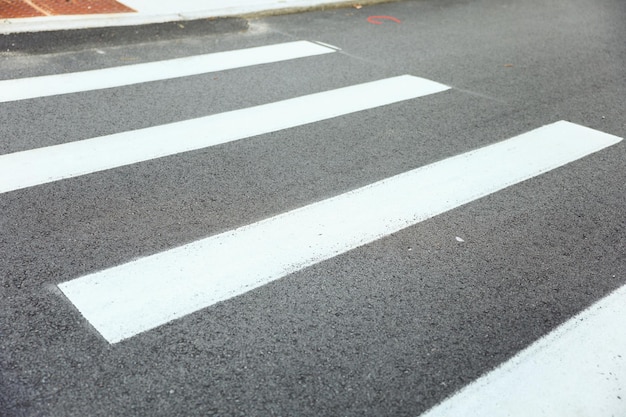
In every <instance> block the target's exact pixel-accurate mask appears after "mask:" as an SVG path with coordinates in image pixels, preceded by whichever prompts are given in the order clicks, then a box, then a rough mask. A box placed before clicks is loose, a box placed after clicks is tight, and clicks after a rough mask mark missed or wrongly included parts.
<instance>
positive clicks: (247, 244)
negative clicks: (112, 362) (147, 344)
mask: <svg viewBox="0 0 626 417" xmlns="http://www.w3.org/2000/svg"><path fill="white" fill-rule="evenodd" d="M620 140H621V138H618V137H616V136H613V135H609V134H606V133H602V132H599V131H596V130H593V129H589V128H586V127H583V126H579V125H576V124H573V123H569V122H565V121H560V122H556V123H553V124H550V125H547V126H544V127H541V128H538V129H535V130H533V131H530V132H527V133H524V134H522V135H519V136H516V137H514V138H511V139H508V140H505V141H503V142H499V143H496V144H493V145H490V146H487V147H484V148H481V149H477V150H474V151H470V152H467V153H464V154H461V155H457V156H454V157H451V158H448V159H445V160H442V161H439V162H435V163H433V164H430V165H426V166H424V167H421V168H417V169H415V170H412V171H408V172H405V173H403V174H400V175H397V176H394V177H390V178H387V179H385V180H382V181H379V182H376V183H373V184H370V185H368V186H365V187H362V188H359V189H356V190H353V191H350V192H347V193H345V194H341V195H338V196H336V197H333V198H330V199H327V200H323V201H320V202H317V203H314V204H311V205H308V206H305V207H302V208H299V209H296V210H293V211H290V212H287V213H283V214H280V215H277V216H275V217H271V218H268V219H266V220H263V221H260V222H257V223H253V224H250V225H247V226H243V227H240V228H238V229H235V230H231V231H228V232H225V233H222V234H219V235H215V236H211V237H208V238H206V239H202V240H198V241H196V242H193V243H190V244H186V245H183V246H180V247H177V248H174V249H170V250H167V251H164V252H161V253H157V254H154V255H151V256H148V257H145V258H141V259H138V260H135V261H132V262H129V263H126V264H123V265H119V266H116V267H113V268H110V269H106V270H103V271H100V272H96V273H93V274H89V275H86V276H83V277H79V278H76V279H73V280H71V281H67V282H64V283H61V284H59V288H60V289H61V291H62V292H63V293H64V294H65V295H66V296H67V297H68V299H69V300H70V301H71V302H72V303H73V304H74V305H75V306H76V307H77V308H78V310H79V311H80V312H81V313H82V315H83V316H84V317H85V318H86V319H87V320H88V321H89V322H90V323H91V324H92V325H93V326H94V328H95V329H96V330H97V331H98V332H99V333H100V334H101V335H102V336H103V337H104V338H105V339H106V340H107V341H108V342H109V343H117V342H119V341H121V340H124V339H127V338H129V337H132V336H134V335H136V334H138V333H141V332H145V331H147V330H150V329H152V328H155V327H157V326H160V325H162V324H165V323H168V322H170V321H172V320H174V319H177V318H180V317H183V316H185V315H188V314H191V313H193V312H195V311H198V310H200V309H202V308H205V307H208V306H211V305H213V304H215V303H217V302H220V301H224V300H227V299H229V298H231V297H234V296H237V295H240V294H243V293H245V292H248V291H250V290H252V289H254V288H257V287H259V286H261V285H264V284H266V283H268V282H271V281H274V280H276V279H279V278H281V277H283V276H285V275H288V274H290V273H293V272H296V271H298V270H300V269H303V268H305V267H307V266H310V265H313V264H316V263H318V262H321V261H324V260H326V259H330V258H332V257H334V256H337V255H339V254H342V253H345V252H347V251H349V250H351V249H354V248H356V247H359V246H362V245H365V244H368V243H371V242H373V241H375V240H377V239H380V238H382V237H384V236H387V235H389V234H391V233H394V232H397V231H399V230H401V229H404V228H406V227H409V226H412V225H415V224H417V223H419V222H421V221H423V220H426V219H428V218H430V217H433V216H436V215H438V214H441V213H444V212H446V211H449V210H452V209H454V208H456V207H458V206H461V205H464V204H467V203H469V202H471V201H474V200H477V199H479V198H481V197H484V196H486V195H489V194H492V193H495V192H497V191H499V190H501V189H504V188H506V187H509V186H511V185H513V184H516V183H519V182H521V181H524V180H527V179H529V178H532V177H535V176H537V175H540V174H543V173H545V172H547V171H550V170H552V169H555V168H558V167H560V166H563V165H565V164H567V163H570V162H572V161H575V160H577V159H580V158H582V157H584V156H586V155H589V154H591V153H593V152H597V151H599V150H601V149H604V148H606V147H608V146H611V145H614V144H615V143H617V142H619V141H620Z"/></svg>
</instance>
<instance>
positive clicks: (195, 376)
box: [0, 0, 626, 417]
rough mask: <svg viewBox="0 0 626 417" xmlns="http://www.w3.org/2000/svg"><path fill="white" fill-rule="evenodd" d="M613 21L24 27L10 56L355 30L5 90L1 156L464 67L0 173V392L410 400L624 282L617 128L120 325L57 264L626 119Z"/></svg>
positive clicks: (198, 232) (9, 62) (186, 408)
mask: <svg viewBox="0 0 626 417" xmlns="http://www.w3.org/2000/svg"><path fill="white" fill-rule="evenodd" d="M370 15H391V16H394V17H396V18H398V19H400V20H401V22H402V23H401V24H395V23H393V22H385V23H384V24H382V25H372V24H370V23H368V22H367V21H366V18H367V17H368V16H370ZM625 22H626V3H625V2H623V1H621V0H597V1H594V2H588V1H583V0H568V1H552V2H545V1H540V0H524V1H513V0H509V1H506V0H500V1H496V0H476V1H467V0H463V1H461V0H459V1H456V0H442V1H436V0H423V1H405V2H398V3H390V4H383V5H378V6H372V7H363V8H362V9H355V8H347V9H338V10H330V11H320V12H311V13H302V14H295V15H287V16H278V17H266V18H260V19H252V20H250V21H249V22H248V24H247V30H243V29H245V26H246V25H245V24H242V23H241V22H238V23H237V24H241V25H242V27H241V28H240V29H242V30H241V31H239V29H238V30H236V31H230V32H228V31H222V33H219V34H216V33H213V31H211V30H209V29H207V30H208V32H207V33H208V34H206V35H205V34H203V32H202V31H199V30H195V31H192V32H190V33H188V34H187V35H186V36H180V35H176V36H171V37H168V36H166V35H163V36H159V37H158V39H156V38H155V37H154V36H152V35H146V38H145V39H144V41H143V42H136V41H133V42H122V43H120V44H115V43H111V42H109V41H107V42H105V43H104V44H102V45H99V44H98V43H97V42H95V43H92V42H91V41H90V43H85V44H84V47H81V48H76V47H69V46H68V48H67V51H64V50H63V49H62V48H59V47H58V45H56V46H55V48H52V46H50V48H52V49H48V48H46V47H45V45H36V46H33V47H31V48H30V49H29V48H28V47H27V45H28V41H29V39H30V41H31V42H38V43H40V42H45V40H43V39H42V38H41V37H32V38H28V36H26V37H23V38H20V40H19V41H20V42H22V43H21V45H24V46H22V48H21V49H20V48H17V47H16V49H14V50H10V51H9V52H1V53H0V79H10V78H19V77H26V76H34V75H43V74H53V73H63V72H72V71H79V70H86V69H94V68H103V67H111V66H117V65H124V64H130V63H139V62H145V61H152V60H158V59H167V58H174V57H180V56H188V55H194V54H200V53H209V52H216V51H225V50H233V49H240V48H245V47H252V46H260V45H267V44H272V43H278V42H284V41H290V40H300V39H302V40H313V41H323V42H326V43H329V44H332V45H336V46H338V47H340V48H342V52H340V53H335V54H329V55H324V56H319V57H312V58H305V59H300V60H295V61H290V62H283V63H277V64H270V65H264V66H261V67H254V68H245V69H238V70H232V71H226V72H220V73H215V74H207V75H199V76H193V77H186V78H182V79H175V80H167V81H159V82H151V83H146V84H142V85H135V86H129V87H122V88H114V89H109V90H102V91H94V92H85V93H78V94H71V95H67V96H57V97H47V98H40V99H33V100H25V101H21V102H14V103H0V153H3V154H4V153H9V152H15V151H20V150H25V149H32V148H37V147H41V146H46V145H52V144H57V143H64V142H70V141H75V140H80V139H85V138H90V137H94V136H100V135H104V134H109V133H115V132H122V131H127V130H132V129H137V128H141V127H146V126H153V125H159V124H164V123H168V122H173V121H179V120H186V119H190V118H194V117H200V116H204V115H208V114H213V113H219V112H223V111H227V110H232V109H238V108H244V107H249V106H252V105H255V104H263V103H268V102H272V101H276V100H281V99H286V98H290V97H294V96H298V95H304V94H309V93H313V92H317V91H323V90H328V89H332V88H338V87H342V86H348V85H353V84H357V83H360V82H366V81H371V80H376V79H381V78H385V77H390V76H395V75H400V74H412V75H417V76H421V77H425V78H428V79H431V80H434V81H437V82H441V83H444V84H447V85H450V86H452V87H453V88H452V89H451V90H449V91H447V92H444V93H440V94H436V95H432V96H427V97H423V98H419V99H416V100H412V101H408V102H403V103H398V104H394V105H390V106H387V107H383V108H377V109H373V110H369V111H364V112H361V113H358V114H353V115H349V116H345V117H340V118H336V119H332V120H328V121H324V122H320V123H315V124H313V125H307V126H302V127H298V128H293V129H289V130H284V131H281V132H277V133H272V134H267V135H263V136H259V137H255V138H251V139H247V140H243V141H239V142H233V143H229V144H225V145H221V146H217V147H213V148H210V149H206V150H201V151H195V152H190V153H185V154H181V155H177V156H172V157H168V158H163V159H159V160H153V161H150V162H145V163H140V164H135V165H132V166H128V167H123V168H119V169H115V170H110V171H106V172H101V173H97V174H93V175H87V176H84V177H79V178H74V179H71V180H65V181H60V182H56V183H52V184H47V185H42V186H38V187H32V188H28V189H24V190H19V191H14V192H10V193H6V194H2V195H0V255H1V256H0V283H1V285H0V303H1V306H2V307H1V308H0V415H1V416H3V417H4V416H6V417H9V416H11V417H13V416H112V415H136V416H175V415H186V416H192V415H198V416H206V415H220V416H232V415H246V416H252V415H259V416H266V415H277V416H288V415H289V416H291V415H329V416H330V415H332V416H335V415H337V416H339V415H341V416H363V415H367V416H381V415H394V416H396V415H397V416H405V415H406V416H417V415H419V414H420V413H421V412H423V411H425V410H426V409H428V408H429V407H431V406H433V405H434V404H436V403H437V402H439V401H441V400H443V399H444V398H445V397H446V396H448V395H451V394H452V393H454V392H455V390H457V389H459V388H461V387H462V386H464V385H465V384H467V383H469V382H471V381H472V380H474V379H475V378H477V377H478V376H480V375H481V374H483V373H484V372H486V371H488V370H490V369H491V368H493V367H494V366H496V365H498V364H499V363H501V362H502V361H504V360H506V359H507V358H509V357H511V356H512V355H514V354H515V353H516V352H518V351H519V350H520V349H521V348H523V347H525V346H527V345H528V344H529V343H531V342H532V341H534V340H536V339H537V338H539V337H541V336H542V335H544V334H546V333H547V332H549V331H550V330H551V329H552V328H554V327H555V326H556V325H558V324H559V323H561V322H563V321H564V320H566V319H567V318H569V317H571V316H572V315H574V314H576V313H577V312H579V311H581V310H583V309H584V308H585V307H587V306H589V305H590V304H591V303H592V302H594V301H595V300H597V299H599V298H601V297H603V296H604V295H606V294H608V293H609V292H610V291H611V290H613V289H615V288H617V287H619V286H621V285H624V284H625V283H626V216H625V213H626V192H625V184H626V158H625V156H626V143H625V142H621V143H619V144H618V145H616V146H613V147H611V148H609V149H606V150H604V151H601V152H599V153H597V154H593V155H591V156H588V157H586V158H584V159H582V160H579V161H577V162H574V163H571V164H569V165H567V166H565V167H562V168H559V169H557V170H554V171H551V172H549V173H547V174H545V175H542V176H540V177H537V178H534V179H531V180H529V181H526V182H524V183H522V184H519V185H516V186H514V187H512V188H509V189H506V190H504V191H500V192H498V193H496V194H494V195H491V196H489V197H486V198H483V199H480V200H478V201H476V202H473V203H471V204H469V205H467V206H464V207H459V208H457V209H455V210H453V211H451V212H448V213H446V214H443V215H440V216H437V217H435V218H433V219H431V220H428V221H426V222H423V223H420V224H418V225H416V226H414V227H410V228H408V229H405V230H404V231H401V232H399V233H396V234H394V235H392V236H390V237H388V238H385V239H382V240H379V241H377V242H375V243H373V244H370V245H367V246H365V247H361V248H358V249H356V250H353V251H351V252H349V253H346V254H344V255H341V256H338V257H336V258H334V259H331V260H329V261H326V262H323V263H320V264H318V265H315V266H313V267H309V268H307V269H304V270H302V271H300V272H298V273H295V274H292V275H290V276H287V277H285V278H283V279H281V280H278V281H276V282H273V283H271V284H269V285H266V286H264V287H262V288H260V289H258V290H255V291H252V292H249V293H247V294H244V295H242V296H239V297H237V298H235V299H231V300H229V301H226V302H223V303H220V304H218V305H215V306H212V307H210V308H207V309H204V310H202V311H199V312H197V313H195V314H192V315H190V316H188V317H185V318H183V319H180V320H177V321H175V322H172V323H169V324H167V325H165V326H162V327H160V328H158V329H156V330H152V331H149V332H147V333H144V334H141V335H138V336H135V337H133V338H131V339H128V340H126V341H124V342H121V343H119V344H116V345H108V344H107V343H106V341H104V340H103V339H102V338H101V337H100V336H99V335H98V334H97V333H96V332H95V331H94V330H93V329H92V328H90V327H89V325H88V324H86V322H85V321H84V320H83V319H82V318H81V317H80V315H79V314H78V313H77V312H76V311H75V310H74V308H73V307H72V306H71V305H70V304H69V303H68V302H67V300H65V299H64V298H63V297H62V295H61V294H60V293H59V291H58V290H57V289H56V284H58V283H61V282H64V281H67V280H69V279H71V278H75V277H78V276H81V275H84V274H87V273H90V272H94V271H97V270H100V269H103V268H108V267H111V266H114V265H118V264H120V263H124V262H127V261H129V260H132V259H134V258H137V257H140V256H145V255H148V254H152V253H155V252H158V251H161V250H165V249H169V248H171V247H174V246H177V245H180V244H183V243H186V242H190V241H194V240H196V239H199V238H201V237H206V236H209V235H213V234H216V233H218V232H221V231H225V230H228V229H231V228H234V227H237V226H241V225H245V224H248V223H251V222H254V221H257V220H260V219H263V218H266V217H269V216H272V215H275V214H278V213H281V212H284V211H287V210H290V209H293V208H296V207H300V206H303V205H306V204H310V203H312V202H315V201H318V200H321V199H324V198H328V197H330V196H333V195H337V194H340V193H343V192H346V191H348V190H352V189H354V188H357V187H360V186H363V185H366V184H369V183H372V182H374V181H377V180H380V179H382V178H385V177H388V176H391V175H394V174H397V173H400V172H404V171H407V170H409V169H412V168H416V167H419V166H422V165H425V164H428V163H430V162H434V161H437V160H441V159H444V158H447V157H449V156H453V155H457V154H459V153H462V152H466V151H468V150H471V149H475V148H478V147H481V146H484V145H487V144H491V143H494V142H497V141H500V140H503V139H507V138H510V137H512V136H515V135H518V134H520V133H523V132H526V131H529V130H531V129H534V128H536V127H539V126H542V125H545V124H548V123H552V122H554V121H557V120H562V119H564V120H568V121H571V122H574V123H578V124H581V125H584V126H587V127H590V128H593V129H598V130H601V131H603V132H607V133H611V134H614V135H617V136H620V137H626V116H625V113H626V112H625V110H626V72H625V68H626V24H625ZM50 41H51V42H52V40H50ZM181 139H182V138H181ZM457 236H458V237H461V238H463V239H464V242H462V243H461V242H458V241H457V240H456V239H455V237H457ZM268 244H271V242H268ZM242 256H246V254H242ZM529 383H532V382H531V381H529ZM625 415H626V404H625Z"/></svg>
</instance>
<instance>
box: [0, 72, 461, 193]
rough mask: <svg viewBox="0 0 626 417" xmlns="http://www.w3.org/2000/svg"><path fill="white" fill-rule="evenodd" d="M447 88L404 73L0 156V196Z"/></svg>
mask: <svg viewBox="0 0 626 417" xmlns="http://www.w3.org/2000/svg"><path fill="white" fill-rule="evenodd" d="M448 88H449V87H447V86H445V85H443V84H439V83H436V82H434V81H429V80H425V79H423V78H418V77H413V76H410V75H403V76H399V77H394V78H387V79H384V80H379V81H373V82H369V83H365V84H359V85H354V86H350V87H344V88H339V89H336V90H330V91H325V92H322V93H316V94H311V95H307V96H302V97H297V98H293V99H289V100H284V101H278V102H275V103H270V104H263V105H260V106H256V107H250V108H246V109H242V110H235V111H230V112H226V113H220V114H215V115H212V116H207V117H202V118H199V119H193V120H187V121H183V122H177V123H172V124H167V125H162V126H155V127H150V128H145V129H140V130H135V131H129V132H123V133H117V134H113V135H108V136H101V137H97V138H92V139H86V140H82V141H77V142H70V143H66V144H61V145H55V146H49V147H45V148H38V149H32V150H28V151H22V152H15V153H11V154H6V155H0V193H3V192H7V191H13V190H18V189H21V188H26V187H31V186H34V185H38V184H43V183H47V182H53V181H58V180H61V179H64V178H71V177H76V176H79V175H85V174H90V173H92V172H98V171H103V170H106V169H111V168H115V167H120V166H124V165H129V164H133V163H136V162H142V161H147V160H150V159H154V158H160V157H163V156H168V155H174V154H177V153H181V152H187V151H191V150H196V149H201V148H206V147H209V146H214V145H219V144H222V143H226V142H231V141H235V140H239V139H244V138H248V137H251V136H256V135H261V134H264V133H269V132H275V131H278V130H282V129H287V128H290V127H295V126H300V125H303V124H307V123H313V122H317V121H320V120H325V119H330V118H333V117H337V116H341V115H345V114H349V113H354V112H357V111H361V110H366V109H371V108H375V107H378V106H383V105H386V104H391V103H396V102H398V101H403V100H409V99H412V98H416V97H420V96H424V95H428V94H433V93H437V92H440V91H444V90H447V89H448Z"/></svg>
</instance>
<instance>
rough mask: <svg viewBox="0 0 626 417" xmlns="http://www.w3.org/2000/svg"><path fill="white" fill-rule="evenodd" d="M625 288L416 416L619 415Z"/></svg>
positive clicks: (623, 403)
mask: <svg viewBox="0 0 626 417" xmlns="http://www.w3.org/2000/svg"><path fill="white" fill-rule="evenodd" d="M624 329H626V286H624V287H621V288H619V289H618V290H616V291H615V292H613V293H612V294H610V295H608V296H607V297H605V298H603V299H602V300H600V301H598V302H597V303H596V304H594V305H592V306H591V307H589V308H588V309H586V310H584V311H583V312H581V313H579V314H578V315H576V316H575V317H573V318H571V319H570V320H568V321H566V322H565V323H563V324H562V325H561V326H559V327H558V328H556V329H555V330H553V331H552V332H550V333H548V334H547V335H546V336H544V337H542V338H541V339H539V340H537V341H536V342H535V343H533V344H532V345H530V346H529V347H528V348H526V349H524V350H523V351H521V352H519V353H518V354H517V355H515V356H514V357H513V358H511V359H510V360H508V361H507V362H505V363H503V364H501V365H500V366H498V367H497V368H496V369H495V370H493V371H491V372H489V373H487V374H486V375H484V376H482V377H481V378H479V379H477V380H476V381H474V382H472V383H471V384H469V385H468V386H467V387H465V388H464V389H462V390H461V391H459V392H458V393H457V394H455V395H453V396H452V397H451V398H449V399H447V400H444V401H443V402H442V403H441V404H439V405H438V406H435V407H434V408H432V409H431V410H429V411H427V412H426V413H424V414H422V416H421V417H456V416H467V417H482V416H490V417H505V416H506V417H526V416H550V417H569V416H597V417H611V416H620V415H624V411H626V392H624V390H623V387H624V386H625V385H624V383H625V381H626V332H625V331H624Z"/></svg>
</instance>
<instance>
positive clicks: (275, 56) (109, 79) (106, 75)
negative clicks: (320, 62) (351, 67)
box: [0, 41, 336, 103]
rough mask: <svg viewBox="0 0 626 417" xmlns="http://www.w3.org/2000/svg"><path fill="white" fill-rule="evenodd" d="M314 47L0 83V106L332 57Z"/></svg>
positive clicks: (279, 47) (302, 44)
mask: <svg viewBox="0 0 626 417" xmlns="http://www.w3.org/2000/svg"><path fill="white" fill-rule="evenodd" d="M335 51H336V50H335V49H333V48H328V47H325V46H322V45H319V44H317V43H313V42H308V41H296V42H287V43H280V44H276V45H267V46H259V47H256V48H248V49H239V50H235V51H226V52H216V53H212V54H206V55H196V56H190V57H185V58H177V59H170V60H166V61H157V62H147V63H143V64H134V65H124V66H121V67H113V68H103V69H98V70H91V71H83V72H73V73H67V74H54V75H44V76H41V77H32V78H19V79H14V80H2V81H0V103H1V102H7V101H15V100H24V99H29V98H35V97H46V96H54V95H57V94H68V93H76V92H80V91H90V90H100V89H104V88H112V87H121V86H125V85H131V84H139V83H145V82H150V81H157V80H167V79H171V78H180V77H187V76H191V75H197V74H205V73H210V72H217V71H224V70H229V69H234V68H242V67H248V66H253V65H260V64H268V63H272V62H280V61H287V60H291V59H297V58H304V57H308V56H315V55H322V54H329V53H333V52H335Z"/></svg>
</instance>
